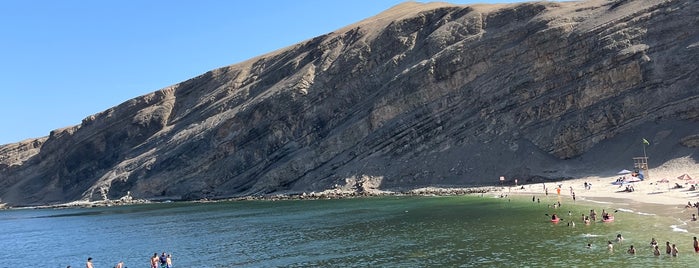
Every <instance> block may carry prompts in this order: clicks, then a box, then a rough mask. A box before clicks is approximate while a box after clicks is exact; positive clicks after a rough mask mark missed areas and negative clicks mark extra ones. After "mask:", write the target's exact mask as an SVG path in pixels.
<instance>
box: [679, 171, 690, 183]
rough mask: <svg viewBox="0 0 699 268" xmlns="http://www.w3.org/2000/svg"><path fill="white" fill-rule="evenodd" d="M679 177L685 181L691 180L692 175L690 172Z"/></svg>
mask: <svg viewBox="0 0 699 268" xmlns="http://www.w3.org/2000/svg"><path fill="white" fill-rule="evenodd" d="M677 179H678V180H683V181H691V180H692V177H690V176H689V174H687V173H685V174H683V175H682V176H679V177H677Z"/></svg>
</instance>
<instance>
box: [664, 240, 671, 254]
mask: <svg viewBox="0 0 699 268" xmlns="http://www.w3.org/2000/svg"><path fill="white" fill-rule="evenodd" d="M665 253H667V255H670V254H672V246H670V241H667V242H665Z"/></svg>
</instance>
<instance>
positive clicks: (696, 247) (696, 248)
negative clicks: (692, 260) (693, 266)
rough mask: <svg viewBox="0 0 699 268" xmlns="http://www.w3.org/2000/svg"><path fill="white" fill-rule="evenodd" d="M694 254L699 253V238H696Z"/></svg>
mask: <svg viewBox="0 0 699 268" xmlns="http://www.w3.org/2000/svg"><path fill="white" fill-rule="evenodd" d="M694 252H696V253H699V241H697V237H696V236H695V237H694Z"/></svg>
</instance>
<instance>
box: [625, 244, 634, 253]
mask: <svg viewBox="0 0 699 268" xmlns="http://www.w3.org/2000/svg"><path fill="white" fill-rule="evenodd" d="M626 252H628V253H629V254H636V249H635V248H634V247H633V245H631V246H630V247H629V250H627V251H626Z"/></svg>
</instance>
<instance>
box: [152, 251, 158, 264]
mask: <svg viewBox="0 0 699 268" xmlns="http://www.w3.org/2000/svg"><path fill="white" fill-rule="evenodd" d="M150 268H158V253H153V257H151V258H150Z"/></svg>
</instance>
